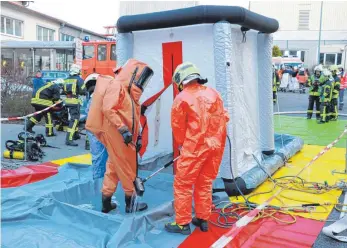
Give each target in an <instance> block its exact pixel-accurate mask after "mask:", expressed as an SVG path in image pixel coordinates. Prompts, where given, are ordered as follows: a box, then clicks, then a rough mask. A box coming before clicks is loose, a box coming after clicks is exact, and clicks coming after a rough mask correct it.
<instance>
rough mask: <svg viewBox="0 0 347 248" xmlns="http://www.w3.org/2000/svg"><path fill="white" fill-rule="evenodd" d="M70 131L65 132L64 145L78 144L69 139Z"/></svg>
mask: <svg viewBox="0 0 347 248" xmlns="http://www.w3.org/2000/svg"><path fill="white" fill-rule="evenodd" d="M69 136H70V133H66V141H65V145H67V146H78V144H76V143H75V142H74V141H73V140H69Z"/></svg>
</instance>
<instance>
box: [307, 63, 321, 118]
mask: <svg viewBox="0 0 347 248" xmlns="http://www.w3.org/2000/svg"><path fill="white" fill-rule="evenodd" d="M322 71H323V67H322V66H321V65H318V66H316V67H315V68H314V74H313V75H312V76H311V77H310V78H309V79H308V80H307V81H308V86H309V87H310V88H309V90H308V93H309V97H308V99H309V100H308V108H307V119H311V118H312V114H313V106H314V104H315V103H316V119H317V120H319V119H320V100H319V99H320V97H319V95H320V94H319V78H320V77H321V74H322Z"/></svg>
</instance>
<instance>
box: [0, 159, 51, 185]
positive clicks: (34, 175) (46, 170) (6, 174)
mask: <svg viewBox="0 0 347 248" xmlns="http://www.w3.org/2000/svg"><path fill="white" fill-rule="evenodd" d="M57 173H58V165H57V164H54V163H51V162H47V163H43V164H39V165H28V166H22V167H19V168H18V169H16V170H1V188H10V187H18V186H22V185H25V184H28V183H33V182H37V181H41V180H43V179H46V178H47V177H50V176H53V175H55V174H57Z"/></svg>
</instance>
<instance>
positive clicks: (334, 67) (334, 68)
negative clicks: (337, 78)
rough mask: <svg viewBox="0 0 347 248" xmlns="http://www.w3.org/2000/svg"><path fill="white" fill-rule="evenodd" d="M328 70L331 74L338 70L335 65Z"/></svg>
mask: <svg viewBox="0 0 347 248" xmlns="http://www.w3.org/2000/svg"><path fill="white" fill-rule="evenodd" d="M329 70H330V71H331V72H333V71H338V70H339V68H338V66H337V65H331V66H330V68H329Z"/></svg>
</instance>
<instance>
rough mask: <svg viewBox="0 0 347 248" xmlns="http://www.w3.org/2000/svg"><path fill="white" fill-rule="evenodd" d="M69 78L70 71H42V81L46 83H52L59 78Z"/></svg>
mask: <svg viewBox="0 0 347 248" xmlns="http://www.w3.org/2000/svg"><path fill="white" fill-rule="evenodd" d="M68 77H69V72H68V71H42V79H43V81H45V82H52V81H55V80H57V79H59V78H61V79H66V78H68Z"/></svg>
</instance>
